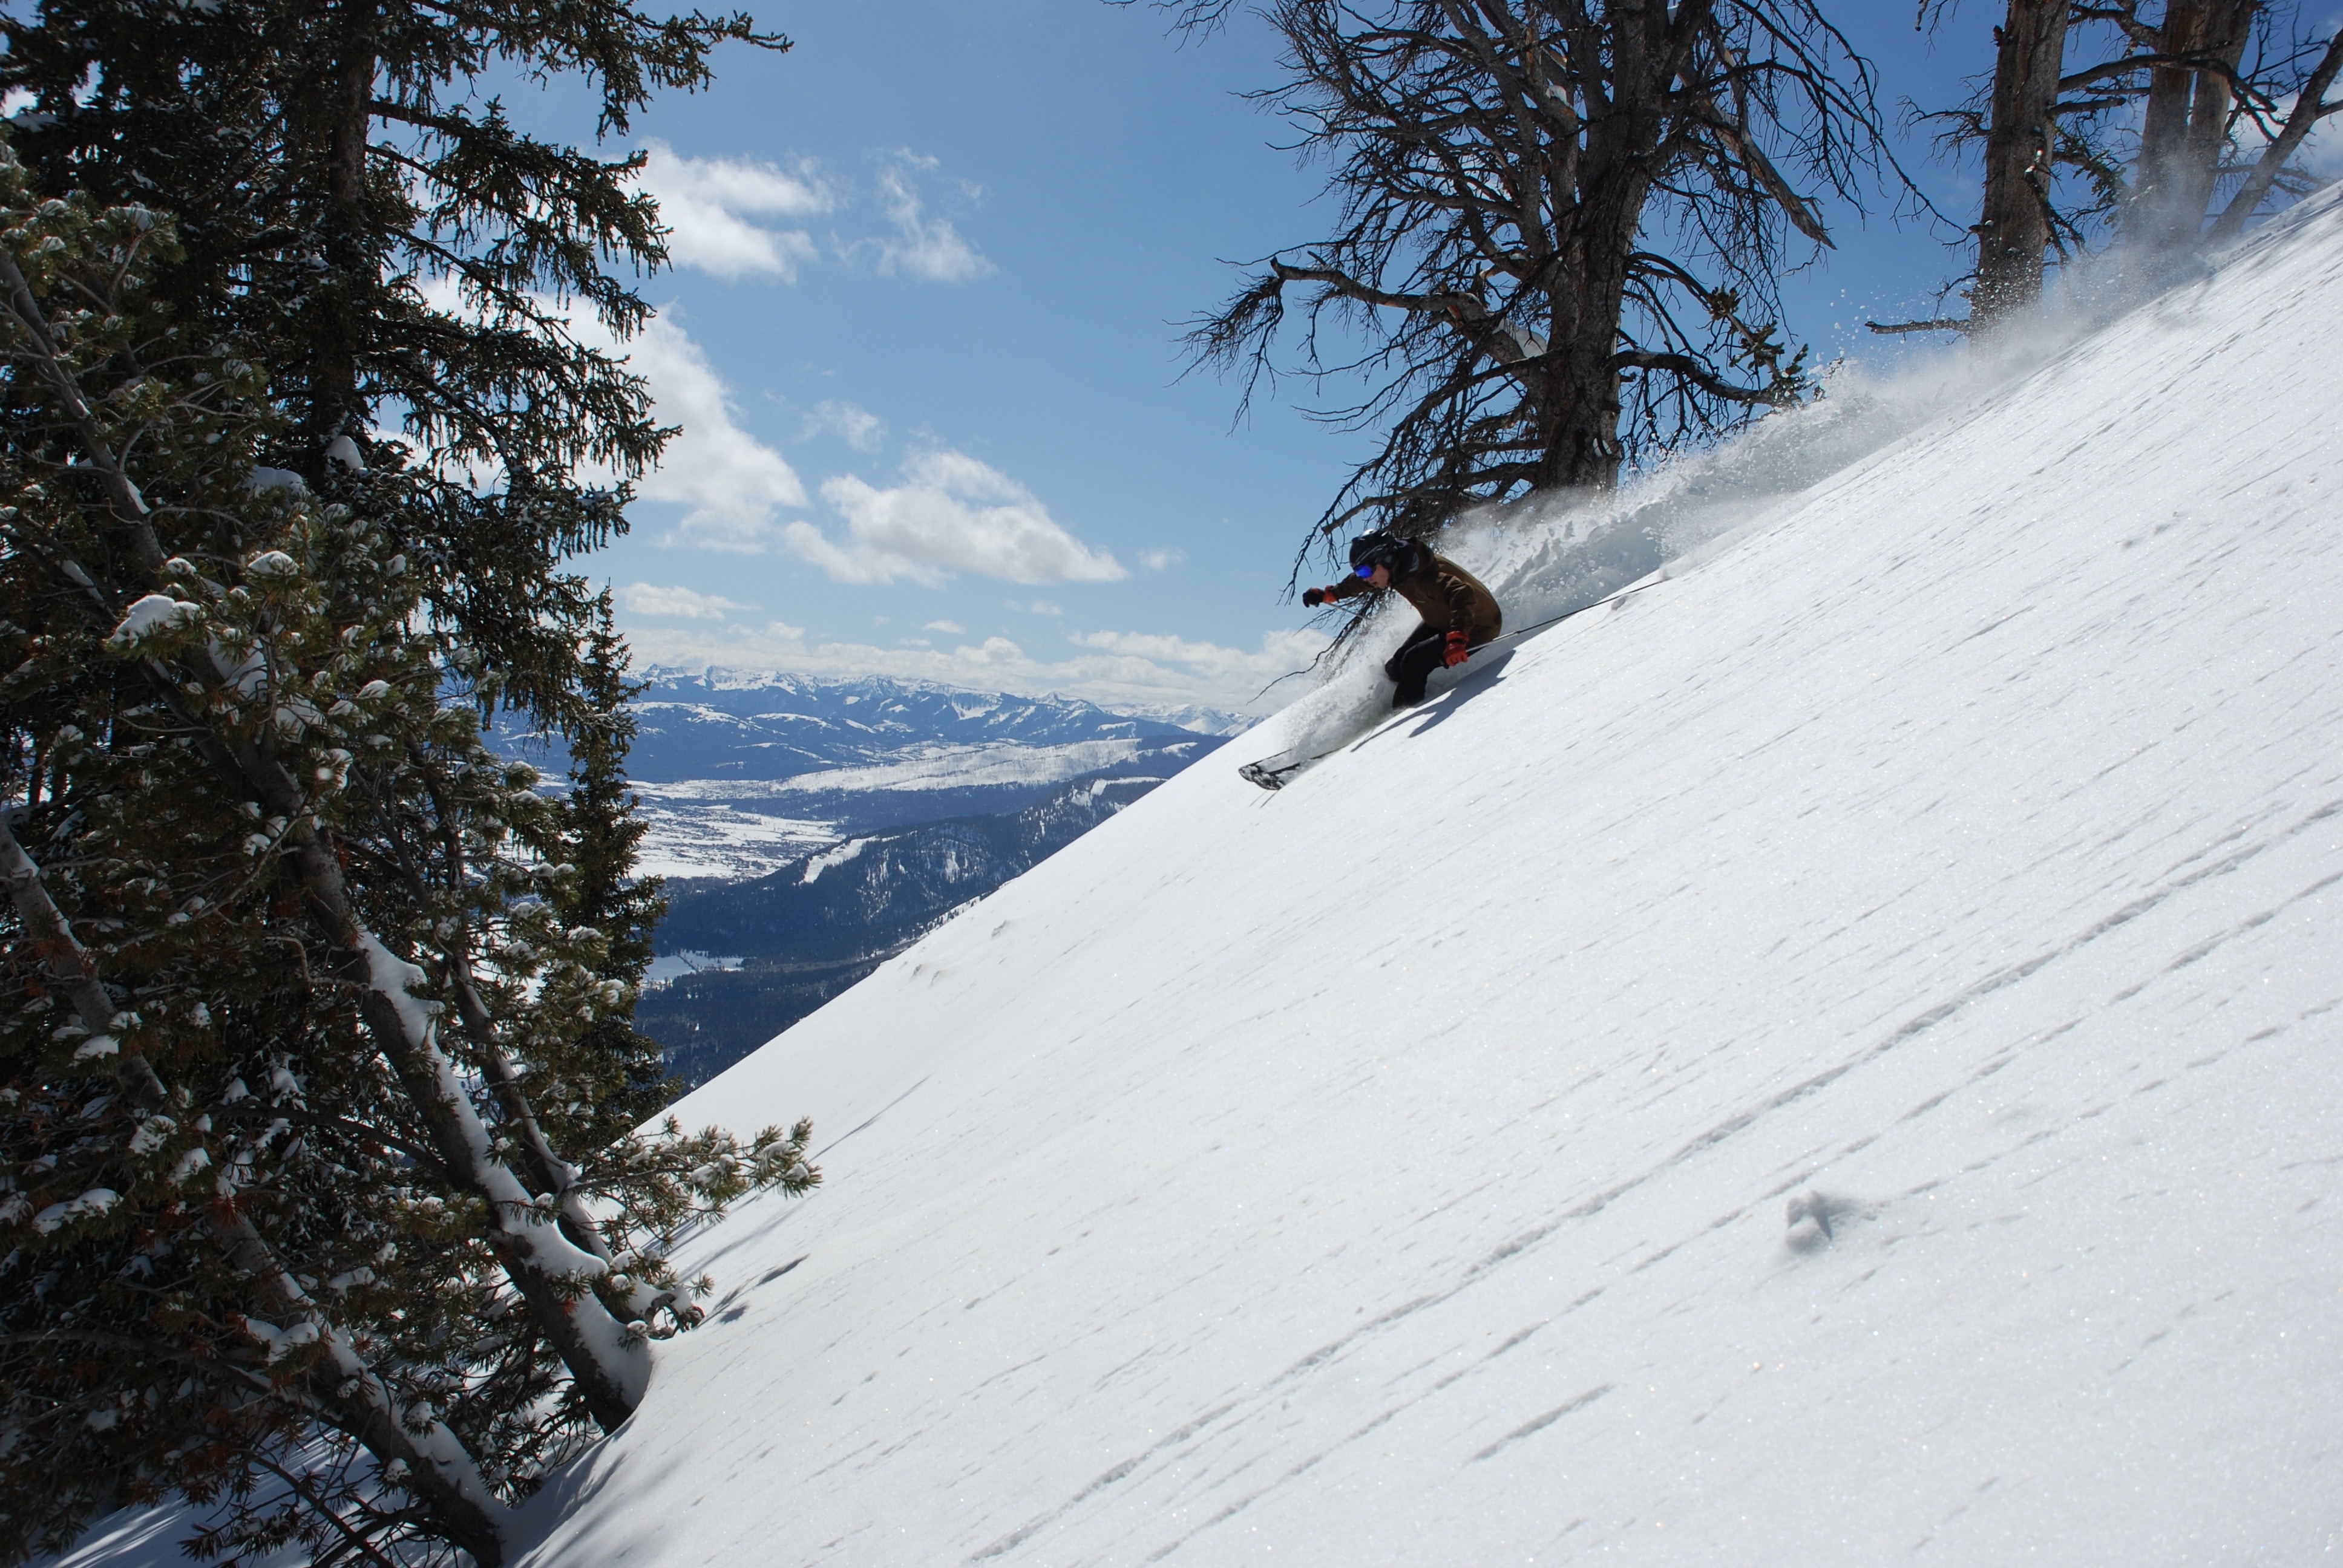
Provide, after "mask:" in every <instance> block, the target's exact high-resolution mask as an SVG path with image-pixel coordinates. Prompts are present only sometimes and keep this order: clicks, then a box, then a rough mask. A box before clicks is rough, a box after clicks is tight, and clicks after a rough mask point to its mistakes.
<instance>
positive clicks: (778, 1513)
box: [527, 203, 2343, 1568]
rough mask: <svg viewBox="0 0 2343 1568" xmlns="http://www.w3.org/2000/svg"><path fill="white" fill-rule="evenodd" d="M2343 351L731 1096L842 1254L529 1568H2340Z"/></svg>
mask: <svg viewBox="0 0 2343 1568" xmlns="http://www.w3.org/2000/svg"><path fill="white" fill-rule="evenodd" d="M2338 322H2343V212H2338V208H2337V206H2334V205H2333V204H2331V203H2330V204H2323V205H2321V206H2318V207H2317V208H2316V210H2312V211H2308V212H2306V213H2303V214H2301V215H2298V219H2297V221H2295V222H2293V223H2291V224H2288V225H2286V226H2283V227H2282V229H2281V231H2279V232H2275V233H2272V234H2270V235H2266V236H2263V237H2262V238H2261V239H2260V240H2258V241H2257V242H2256V243H2253V244H2251V245H2249V246H2246V247H2245V248H2243V249H2242V250H2241V251H2240V252H2238V253H2237V254H2236V255H2235V256H2232V257H2230V258H2229V259H2228V260H2227V262H2226V263H2225V264H2224V265H2223V266H2221V267H2220V268H2219V269H2218V270H2217V273H2216V274H2215V275H2214V276H2212V277H2211V278H2209V279H2208V280H2207V281H2205V282H2203V283H2201V284H2197V285H2192V286H2188V287H2185V288H2182V289H2179V290H2177V291H2175V292H2172V293H2170V294H2168V295H2167V296H2165V297H2161V298H2159V299H2158V300H2157V301H2156V302H2155V303H2154V304H2153V305H2152V306H2150V307H2147V308H2144V309H2142V310H2139V311H2137V312H2136V313H2135V314H2133V315H2131V316H2129V317H2126V318H2124V319H2122V320H2120V321H2119V322H2117V323H2116V324H2115V325H2114V326H2112V327H2109V328H2108V329H2107V330H2106V331H2104V332H2102V333H2099V334H2097V335H2096V336H2095V337H2092V338H2090V339H2088V340H2087V341H2086V342H2084V343H2082V344H2080V345H2079V346H2077V347H2075V348H2074V349H2072V350H2070V351H2068V352H2066V353H2065V354H2063V355H2061V356H2060V357H2057V358H2056V359H2055V360H2053V361H2052V362H2051V363H2049V364H2048V365H2046V366H2045V367H2041V368H2039V369H2038V370H2036V371H2035V372H2033V373H2032V374H2030V375H2028V376H2026V377H2024V378H2023V379H2022V380H2020V381H2018V382H2016V384H2013V385H2008V386H2005V387H2001V388H1999V389H1998V390H1996V391H1993V392H1991V393H1989V394H1986V395H1985V396H1982V397H1978V398H1976V400H1974V402H1973V403H1972V404H1971V405H1970V406H1968V407H1965V408H1963V409H1961V410H1960V411H1959V412H1957V413H1956V415H1953V416H1951V417H1943V418H1940V419H1938V420H1936V421H1935V422H1933V423H1929V424H1926V425H1924V426H1923V427H1920V428H1918V429H1916V430H1915V431H1913V432H1912V433H1911V434H1909V435H1908V436H1906V437H1904V438H1903V439H1901V440H1900V441H1897V442H1896V443H1895V444H1893V445H1891V446H1889V447H1887V448H1886V449H1885V450H1883V451H1880V452H1878V453H1876V454H1875V455H1874V456H1872V457H1868V458H1866V459H1865V460H1864V461H1862V462H1860V463H1857V464H1855V466H1853V467H1849V468H1846V469H1845V470H1844V471H1841V472H1839V473H1836V474H1834V475H1832V476H1830V477H1828V478H1827V479H1826V480H1825V482H1823V483H1821V484H1820V485H1818V486H1817V487H1815V488H1813V489H1812V490H1810V491H1809V492H1807V493H1805V494H1803V495H1801V496H1798V497H1796V498H1795V501H1785V502H1784V503H1783V504H1780V505H1777V506H1771V507H1770V508H1768V509H1766V511H1765V515H1764V516H1762V517H1758V518H1754V519H1751V526H1749V527H1745V528H1742V529H1741V531H1740V532H1739V533H1738V535H1737V536H1736V537H1735V538H1734V539H1732V540H1730V541H1728V544H1729V548H1721V549H1718V550H1716V551H1714V552H1712V553H1710V554H1709V555H1708V556H1707V557H1706V558H1705V559H1704V560H1703V561H1701V562H1699V563H1698V564H1696V565H1694V566H1692V567H1691V568H1689V569H1683V570H1680V571H1679V572H1678V574H1677V575H1676V576H1675V577H1674V578H1673V580H1669V581H1666V582H1664V583H1662V584H1661V585H1660V586H1659V587H1657V588H1654V589H1651V590H1649V591H1646V592H1644V593H1642V594H1639V595H1637V596H1635V597H1634V598H1632V599H1629V600H1627V601H1625V603H1624V605H1623V606H1622V607H1621V608H1619V609H1617V610H1615V611H1614V610H1604V611H1601V612H1597V613H1595V614H1593V615H1587V616H1582V617H1579V618H1576V619H1574V620H1571V621H1569V622H1566V623H1564V625H1562V626H1560V627H1558V628H1555V629H1554V630H1553V631H1551V632H1549V633H1548V634H1546V635H1544V636H1543V637H1540V638H1536V639H1534V640H1533V641H1531V642H1529V643H1527V644H1526V645H1525V646H1524V647H1523V650H1522V651H1521V652H1520V653H1519V654H1518V655H1517V656H1516V657H1515V658H1513V661H1512V662H1511V664H1510V665H1508V666H1506V667H1505V668H1503V671H1502V672H1501V674H1500V676H1499V678H1497V679H1496V680H1494V681H1493V683H1490V684H1487V685H1485V686H1484V687H1483V689H1480V690H1478V691H1477V692H1474V693H1472V694H1470V695H1469V698H1468V699H1465V700H1461V701H1460V700H1454V699H1451V700H1448V701H1445V702H1439V703H1435V704H1433V706H1432V707H1431V708H1430V709H1426V710H1424V711H1423V712H1422V713H1421V715H1420V716H1418V717H1415V718H1413V719H1408V720H1405V721H1403V722H1402V723H1400V724H1397V725H1395V726H1393V727H1391V728H1388V729H1383V730H1382V731H1380V732H1378V733H1377V734H1376V735H1375V736H1374V737H1373V739H1369V740H1368V741H1366V742H1365V743H1363V744H1362V745H1360V746H1358V747H1357V748H1356V749H1352V750H1349V751H1345V752H1343V753H1342V754H1340V755H1338V756H1336V757H1335V758H1334V759H1332V760H1330V761H1329V762H1328V763H1327V764H1325V765H1324V766H1323V767H1322V768H1320V769H1317V770H1316V771H1314V772H1312V773H1310V774H1308V775H1306V776H1304V777H1303V778H1302V779H1300V780H1298V781H1297V782H1296V783H1295V784H1294V785H1293V786H1292V788H1290V789H1286V790H1285V791H1284V792H1282V794H1277V795H1264V794H1262V792H1260V791H1258V790H1255V789H1252V788H1251V787H1249V786H1247V785H1245V784H1243V783H1242V782H1240V781H1239V780H1238V779H1236V777H1235V776H1234V764H1235V763H1237V762H1239V761H1242V760H1243V759H1245V758H1246V757H1249V756H1252V755H1257V754H1261V753H1264V752H1268V751H1271V750H1273V749H1277V748H1278V747H1280V746H1282V745H1283V744H1286V743H1287V742H1288V741H1289V740H1290V739H1292V735H1293V734H1294V733H1296V732H1297V730H1298V729H1299V728H1300V727H1305V726H1308V725H1310V724H1312V723H1316V722H1320V721H1322V718H1323V713H1322V709H1325V708H1327V707H1328V706H1330V705H1334V706H1339V705H1342V704H1344V703H1349V704H1352V705H1353V706H1355V705H1356V704H1357V702H1358V700H1359V698H1360V692H1361V691H1363V689H1364V686H1363V681H1364V678H1363V676H1362V677H1353V676H1345V677H1342V678H1338V679H1337V680H1336V681H1335V682H1334V683H1333V684H1332V686H1330V687H1329V688H1327V689H1324V690H1322V691H1321V692H1320V693H1317V694H1315V695H1313V696H1312V697H1311V698H1310V699H1305V700H1304V701H1303V702H1302V703H1299V704H1297V705H1295V707H1294V708H1293V709H1288V710H1287V712H1286V713H1285V714H1283V715H1281V716H1280V717H1279V718H1277V719H1272V720H1270V721H1269V722H1268V723H1266V724H1264V725H1263V726H1262V727H1261V728H1260V729H1256V730H1255V731H1253V732H1252V734H1250V735H1248V736H1245V737H1243V738H1241V739H1239V740H1237V741H1236V742H1233V743H1232V745H1231V747H1230V749H1228V751H1227V752H1225V753H1224V754H1223V755H1222V757H1221V758H1215V759H1212V761H1211V762H1209V763H1207V765H1205V766H1204V767H1202V768H1199V769H1192V770H1191V771H1189V772H1187V773H1185V774H1183V775H1182V776H1180V777H1179V778H1177V779H1172V781H1171V782H1169V783H1167V784H1166V785H1164V786H1163V787H1162V788H1161V789H1159V790H1157V791H1156V792H1155V793H1154V794H1153V795H1152V796H1151V797H1150V798H1149V799H1147V800H1146V801H1144V802H1143V803H1141V805H1139V806H1137V807H1135V808H1134V809H1131V810H1130V811H1128V812H1126V813H1124V814H1123V815H1121V817H1119V818H1117V819H1115V820H1113V821H1111V822H1109V823H1107V824H1105V825H1104V826H1103V827H1101V828H1100V829H1098V830H1097V831H1095V832H1093V833H1091V834H1090V835H1089V836H1088V837H1086V838H1084V839H1081V840H1080V841H1078V842H1076V843H1075V844H1074V845H1072V846H1071V848H1070V849H1067V850H1065V851H1064V852H1062V853H1061V854H1060V855H1058V856H1057V857H1055V858H1054V859H1051V860H1049V861H1048V862H1046V863H1044V864H1043V865H1042V866H1041V867H1040V868H1038V869H1035V870H1034V871H1032V872H1031V873H1029V874H1028V875H1027V876H1025V877H1023V878H1022V879H1019V880H1017V881H1015V882H1012V883H1011V884H1010V885H1008V886H1007V887H1005V888H1003V889H1001V890H1000V891H999V892H998V893H996V894H994V895H993V896H992V897H990V898H989V899H987V900H984V901H983V902H982V903H981V904H980V905H978V906H977V907H975V908H974V909H973V910H970V912H968V913H966V914H964V915H963V916H961V917H960V918H959V919H957V920H953V921H951V922H950V924H948V925H947V926H945V927H944V928H943V929H941V930H939V931H937V932H936V933H935V934H933V935H932V936H930V938H928V939H927V940H924V941H922V942H921V943H920V944H919V945H918V946H916V947H914V948H913V949H911V950H910V951H908V952H906V953H905V954H903V955H902V956H901V957H900V958H899V959H897V960H894V961H893V962H891V963H890V964H889V965H888V966H887V967H886V968H884V969H882V970H880V971H879V972H878V973H877V974H876V975H874V976H873V977H872V978H871V979H870V980H867V981H865V982H864V983H863V984H862V985H860V987H858V988H856V989H855V990H852V991H850V992H849V993H848V994H846V995H845V996H843V997H841V998H840V999H839V1000H836V1001H834V1002H832V1003H831V1004H830V1006H828V1007H827V1008H825V1009H823V1010H821V1011H820V1012H819V1013H817V1014H815V1015H814V1016H813V1017H811V1018H809V1019H808V1020H805V1021H804V1022H802V1023H800V1024H799V1025H798V1026H797V1027H796V1028H795V1029H793V1030H790V1031H789V1033H788V1034H786V1035H784V1036H783V1037H782V1038H781V1039H779V1040H777V1041H776V1042H774V1043H773V1044H772V1045H770V1046H769V1047H767V1048H766V1049H765V1050H763V1051H761V1052H759V1054H758V1055H756V1056H754V1057H752V1058H751V1059H749V1060H748V1061H746V1062H744V1063H742V1064H741V1065H740V1066H739V1067H738V1068H736V1069H734V1070H732V1071H730V1072H729V1073H727V1074H725V1075H724V1076H723V1077H721V1078H719V1079H718V1080H717V1081H715V1082H713V1083H711V1084H710V1085H709V1086H708V1087H707V1088H706V1089H704V1090H702V1091H699V1093H698V1094H697V1095H695V1096H694V1097H693V1098H692V1099H690V1100H689V1101H686V1102H685V1103H684V1104H683V1105H682V1106H681V1107H680V1108H679V1113H680V1114H681V1116H682V1117H683V1119H684V1121H686V1122H687V1123H689V1122H695V1121H700V1120H704V1119H711V1118H712V1119H714V1120H717V1121H721V1122H724V1123H726V1124H729V1125H730V1126H733V1127H736V1128H739V1129H743V1130H748V1129H751V1128H754V1127H755V1126H757V1125H759V1124H761V1123H766V1122H771V1121H785V1120H788V1119H789V1118H791V1117H793V1116H796V1115H798V1114H799V1113H807V1114H810V1115H812V1116H813V1117H814V1118H815V1120H816V1124H817V1129H818V1131H820V1132H821V1133H822V1134H825V1135H826V1136H827V1137H828V1139H829V1140H830V1141H829V1145H828V1147H827V1149H826V1150H825V1151H824V1152H823V1154H822V1156H821V1163H822V1165H823V1166H824V1168H825V1170H826V1171H827V1173H828V1184H827V1186H826V1187H825V1188H824V1189H823V1191H821V1192H820V1194H819V1195H817V1196H816V1197H814V1198H812V1199H811V1200H809V1201H803V1202H798V1203H781V1202H777V1201H776V1202H759V1203H755V1204H751V1205H749V1206H748V1207H747V1208H746V1209H745V1210H744V1211H742V1212H741V1213H740V1214H739V1216H738V1217H737V1218H735V1219H734V1220H733V1221H730V1222H729V1223H728V1224H726V1225H725V1226H723V1227H722V1228H720V1229H719V1230H718V1231H714V1232H712V1233H711V1234H710V1235H709V1237H708V1238H707V1239H706V1240H705V1241H703V1242H702V1243H701V1244H700V1245H699V1249H698V1251H697V1252H696V1253H695V1254H694V1255H692V1256H690V1257H689V1259H688V1260H687V1261H688V1262H689V1264H690V1266H692V1267H694V1268H699V1267H707V1268H710V1269H712V1270H714V1271H716V1272H717V1274H718V1275H719V1280H720V1282H722V1283H723V1285H724V1286H725V1287H726V1288H727V1293H724V1294H722V1295H721V1296H720V1298H719V1301H718V1302H716V1303H715V1312H714V1314H713V1321H712V1322H710V1323H709V1326H708V1327H707V1328H705V1329H704V1330H703V1331H701V1332H698V1333H696V1334H693V1335H690V1336H687V1337H686V1338H684V1339H681V1340H679V1341H677V1342H673V1343H671V1344H669V1345H667V1346H663V1347H662V1348H661V1351H660V1368H659V1374H658V1379H657V1381H656V1382H655V1385H654V1387H653V1389H652V1391H651V1394H650V1397H649V1402H647V1403H646V1404H645V1406H644V1408H643V1410H642V1411H641V1412H640V1413H639V1415H638V1416H637V1417H636V1419H635V1421H634V1422H632V1423H631V1424H630V1425H629V1426H628V1428H627V1429H626V1430H625V1431H624V1432H621V1433H619V1434H618V1436H617V1437H616V1438H614V1439H613V1440H611V1441H610V1442H608V1443H607V1444H605V1445H604V1446H603V1447H602V1448H600V1449H599V1450H598V1451H597V1452H594V1453H592V1454H591V1455H589V1456H588V1458H587V1459H585V1460H583V1461H581V1462H579V1463H578V1465H576V1466H575V1467H573V1469H572V1470H571V1471H570V1472H568V1473H565V1474H563V1475H562V1476H560V1477H558V1479H557V1481H556V1483H555V1484H554V1485H553V1486H552V1487H551V1488H550V1489H549V1491H548V1493H547V1494H546V1495H545V1496H544V1497H543V1498H542V1499H541V1500H540V1501H539V1502H538V1503H536V1504H534V1505H533V1508H534V1510H535V1512H534V1513H533V1514H532V1515H531V1517H532V1518H534V1519H535V1520H536V1521H538V1525H539V1527H540V1528H542V1529H544V1530H545V1531H546V1532H547V1533H546V1534H545V1536H544V1538H543V1540H542V1542H541V1543H540V1544H539V1545H538V1547H537V1548H536V1549H535V1551H534V1553H533V1554H530V1555H529V1556H528V1559H527V1560H528V1562H530V1563H537V1564H547V1565H549V1564H554V1563H587V1562H591V1563H607V1564H617V1563H627V1564H672V1565H675V1568H685V1565H694V1568H696V1565H699V1564H705V1563H746V1562H753V1561H765V1560H769V1558H770V1557H771V1555H772V1554H773V1553H775V1552H785V1553H786V1554H788V1555H789V1556H790V1557H791V1558H792V1559H793V1560H794V1559H798V1558H802V1559H804V1560H808V1561H813V1560H820V1561H837V1562H850V1563H859V1564H867V1563H905V1564H911V1563H920V1564H927V1563H947V1562H967V1563H1003V1564H1006V1563H1076V1562H1081V1563H1144V1562H1157V1561H1166V1562H1172V1563H1258V1562H1295V1563H1326V1564H1344V1565H1350V1564H1361V1563H1385V1562H1390V1563H1431V1562H1439V1563H1494V1562H1499V1561H1513V1562H1520V1561H1533V1562H1567V1561H1577V1560H1581V1559H1592V1558H1594V1557H1596V1556H1598V1555H1601V1554H1603V1553H1608V1552H1622V1551H1626V1550H1629V1549H1634V1550H1635V1551H1637V1552H1639V1553H1643V1554H1644V1555H1647V1556H1651V1557H1654V1558H1657V1559H1660V1560H1664V1561H1674V1562H1684V1563H1732V1562H1738V1563H1761V1562H1763V1563H1804V1564H1827V1563H1877V1562H1881V1561H1885V1560H1887V1559H1888V1558H1889V1557H1891V1556H1893V1557H1901V1556H1904V1555H1906V1554H1909V1553H1914V1552H1916V1551H1919V1550H1921V1549H1923V1548H1925V1549H1926V1553H1927V1554H1928V1556H1929V1557H1930V1558H1932V1559H1940V1560H1943V1561H1948V1562H1964V1563H1986V1562H2007V1561H2014V1560H2016V1559H2018V1558H2020V1557H2027V1558H2036V1559H2039V1560H2042V1561H2049V1562H2060V1563H2132V1562H2181V1561H2207V1560H2212V1559H2215V1558H2222V1559H2227V1558H2228V1557H2231V1556H2239V1557H2242V1556H2245V1555H2247V1554H2249V1553H2262V1554H2264V1555H2265V1556H2267V1557H2268V1558H2269V1559H2270V1560H2273V1561H2298V1560H2302V1559H2306V1558H2308V1557H2309V1556H2312V1555H2314V1554H2316V1553H2321V1552H2332V1551H2334V1550H2335V1549H2336V1548H2337V1545H2338V1539H2343V1536H2339V1535H2338V1531H2343V1402H2338V1399H2337V1398H2336V1397H2335V1395H2336V1382H2335V1378H2336V1368H2337V1364H2338V1363H2337V1357H2338V1350H2343V1201H2337V1200H2338V1198H2343V1191H2338V1173H2343V961H2338V960H2343V678H2339V677H2343V450H2338V447H2337V446H2336V443H2335V440H2334V437H2333V419H2334V411H2335V410H2336V408H2338V407H2343V356H2338V353H2337V348H2338V341H2339V340H2343V327H2338ZM1354 680H1355V681H1357V682H1359V683H1360V684H1359V686H1358V688H1357V689H1346V683H1349V682H1353V681H1354ZM1313 714H1314V716H1313ZM781 1543H787V1545H786V1547H784V1546H782V1545H781Z"/></svg>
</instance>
